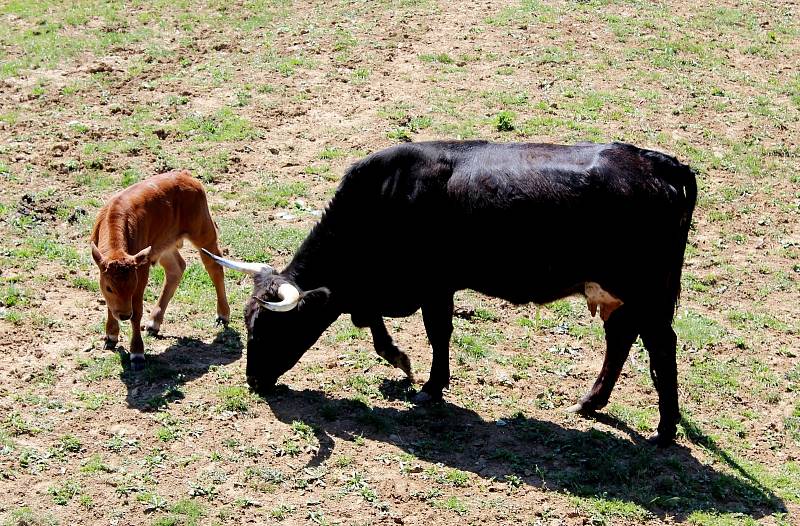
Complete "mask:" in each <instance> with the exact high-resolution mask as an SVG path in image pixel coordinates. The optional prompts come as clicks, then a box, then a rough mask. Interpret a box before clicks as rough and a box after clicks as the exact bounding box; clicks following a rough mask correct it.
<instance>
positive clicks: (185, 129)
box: [178, 108, 261, 142]
mask: <svg viewBox="0 0 800 526" xmlns="http://www.w3.org/2000/svg"><path fill="white" fill-rule="evenodd" d="M178 131H179V132H180V133H182V134H184V135H185V136H187V137H191V138H193V139H194V140H196V141H212V142H223V141H246V140H251V139H257V138H259V137H260V136H261V132H259V131H258V130H256V129H255V128H253V125H252V124H250V122H249V121H248V120H247V119H245V118H243V117H240V116H238V115H236V113H234V111H233V110H232V109H231V108H222V109H220V110H218V111H217V112H216V113H214V114H212V115H204V116H190V117H186V118H185V119H184V120H183V121H181V122H180V124H179V125H178Z"/></svg>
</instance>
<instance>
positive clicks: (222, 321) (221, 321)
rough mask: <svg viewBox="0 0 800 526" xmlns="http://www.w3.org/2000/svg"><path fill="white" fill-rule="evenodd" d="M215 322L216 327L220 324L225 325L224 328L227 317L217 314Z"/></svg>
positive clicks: (226, 325) (226, 326) (226, 324)
mask: <svg viewBox="0 0 800 526" xmlns="http://www.w3.org/2000/svg"><path fill="white" fill-rule="evenodd" d="M216 323H217V327H219V326H220V325H222V326H223V327H225V328H226V329H227V328H228V318H225V317H224V316H217V321H216Z"/></svg>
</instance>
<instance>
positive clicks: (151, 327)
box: [142, 320, 161, 336]
mask: <svg viewBox="0 0 800 526" xmlns="http://www.w3.org/2000/svg"><path fill="white" fill-rule="evenodd" d="M142 330H143V331H146V332H147V334H149V335H150V336H158V331H160V330H161V324H160V323H156V322H155V321H153V320H149V321H148V322H147V323H145V324H144V325H142Z"/></svg>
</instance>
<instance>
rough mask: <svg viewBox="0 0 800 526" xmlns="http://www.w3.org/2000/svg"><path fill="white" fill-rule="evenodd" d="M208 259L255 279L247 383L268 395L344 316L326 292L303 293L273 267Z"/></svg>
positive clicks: (249, 304) (250, 308)
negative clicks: (320, 337)
mask: <svg viewBox="0 0 800 526" xmlns="http://www.w3.org/2000/svg"><path fill="white" fill-rule="evenodd" d="M206 254H207V255H208V256H210V257H211V258H212V259H214V260H215V261H216V262H217V263H219V264H220V265H223V266H226V267H228V268H232V269H235V270H239V271H241V272H245V273H247V274H249V275H251V276H252V277H253V284H254V287H253V295H252V297H251V298H250V299H249V300H248V301H247V303H246V305H245V325H246V326H247V370H246V374H247V383H248V384H250V387H252V388H253V389H254V390H256V391H265V390H267V389H269V388H271V387H273V386H274V385H275V383H276V382H277V381H278V378H279V377H280V376H281V375H282V374H283V373H285V372H286V371H288V370H289V369H291V368H292V367H293V366H294V365H295V364H296V363H297V362H298V361H299V360H300V358H301V357H302V356H303V354H305V352H306V351H307V350H308V349H309V348H311V346H312V345H314V343H315V342H316V341H317V339H318V338H319V336H320V335H321V334H322V333H323V332H324V331H325V329H326V328H328V326H329V325H330V324H331V323H333V322H334V321H335V320H336V318H337V317H338V315H339V313H338V312H337V310H336V308H335V307H334V306H333V304H332V303H331V301H330V291H329V290H328V289H327V288H325V287H320V288H315V289H311V290H302V289H301V288H300V287H299V286H298V285H297V283H295V282H294V281H293V280H292V279H291V278H290V277H289V276H286V275H284V274H281V273H277V272H275V270H274V269H273V268H272V267H270V266H269V265H264V264H258V263H244V262H239V261H232V260H229V259H225V258H221V257H219V256H216V255H214V254H211V253H210V252H206Z"/></svg>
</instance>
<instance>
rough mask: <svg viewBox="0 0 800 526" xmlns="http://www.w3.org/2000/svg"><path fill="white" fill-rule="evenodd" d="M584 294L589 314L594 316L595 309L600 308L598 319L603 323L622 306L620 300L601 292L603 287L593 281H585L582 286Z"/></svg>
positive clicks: (603, 291)
mask: <svg viewBox="0 0 800 526" xmlns="http://www.w3.org/2000/svg"><path fill="white" fill-rule="evenodd" d="M584 294H585V295H586V304H587V305H588V306H589V312H591V313H592V316H594V315H595V314H596V313H597V307H600V318H602V319H603V321H606V320H607V319H608V317H609V316H611V313H612V312H614V311H615V310H617V309H618V308H620V306H621V305H622V300H620V299H619V298H617V297H615V296H613V295H612V294H611V293H610V292H608V291H606V290H603V287H601V286H600V284H599V283H595V282H594V281H587V282H586V283H585V284H584Z"/></svg>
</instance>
